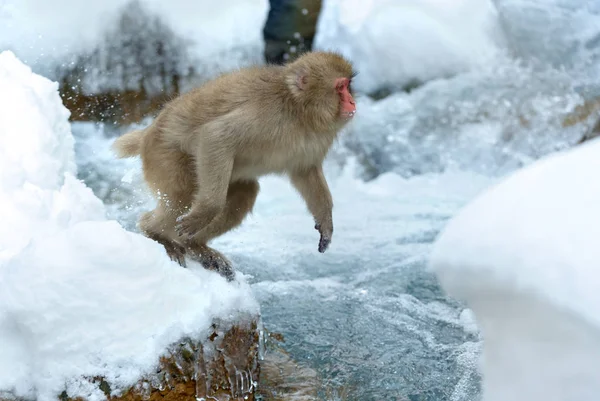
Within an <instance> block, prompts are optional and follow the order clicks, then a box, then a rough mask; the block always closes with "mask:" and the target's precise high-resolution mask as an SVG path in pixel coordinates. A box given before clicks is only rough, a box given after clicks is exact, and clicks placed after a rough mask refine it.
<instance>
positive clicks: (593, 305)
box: [430, 140, 600, 401]
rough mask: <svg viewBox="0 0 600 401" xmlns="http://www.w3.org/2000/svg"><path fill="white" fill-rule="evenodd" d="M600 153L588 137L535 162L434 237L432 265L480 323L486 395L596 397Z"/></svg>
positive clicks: (548, 399)
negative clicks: (586, 139)
mask: <svg viewBox="0 0 600 401" xmlns="http://www.w3.org/2000/svg"><path fill="white" fill-rule="evenodd" d="M599 155H600V141H599V140H592V141H590V143H588V144H585V145H581V146H579V147H577V148H574V149H572V150H569V151H565V152H561V153H557V154H554V155H552V156H549V157H546V158H544V159H541V160H539V161H537V162H535V163H533V164H532V165H530V166H528V167H527V168H525V169H522V170H520V171H518V172H516V173H514V174H513V175H512V176H510V177H508V178H506V179H505V180H503V181H501V182H500V183H499V184H497V185H495V186H493V187H491V188H489V189H488V190H487V191H485V192H484V193H483V194H482V195H480V196H479V197H477V198H476V199H475V200H474V201H473V202H471V203H470V204H469V205H467V206H466V207H465V208H464V209H463V210H462V211H461V212H460V213H459V214H458V215H457V216H456V217H455V218H454V219H453V220H451V222H450V223H449V224H448V225H447V226H446V229H445V230H444V231H443V232H442V234H441V235H440V236H439V237H438V239H437V242H436V244H435V247H434V250H433V253H432V255H431V260H430V265H431V267H432V268H433V269H434V270H435V271H436V273H437V275H438V277H439V279H440V281H441V283H442V286H443V287H444V288H445V289H446V290H447V291H448V292H449V293H450V294H451V295H452V296H455V297H457V298H460V299H462V300H464V301H466V302H467V304H468V306H469V307H470V308H471V309H472V310H473V312H474V313H475V316H476V319H477V323H478V325H479V326H480V327H481V330H482V333H483V337H484V352H483V363H484V365H483V378H484V386H483V389H484V400H485V401H496V400H498V401H499V400H509V399H510V400H515V401H521V400H523V401H524V400H528V401H535V400H540V401H541V400H544V401H554V400H556V401H558V400H563V401H565V400H573V401H574V400H579V401H587V400H590V401H591V400H596V399H597V397H598V392H599V391H600V381H599V380H598V379H599V377H600V376H599V375H598V370H597V363H598V358H599V357H600V312H599V311H600V297H599V296H598V287H599V286H600V275H599V274H598V271H597V270H598V269H597V266H598V259H599V257H600V255H598V246H597V239H598V238H599V237H600V225H599V224H597V222H598V221H600V207H599V205H600V180H598V177H597V173H598V171H600V157H598V156H599ZM507 383H510V386H507V385H506V384H507Z"/></svg>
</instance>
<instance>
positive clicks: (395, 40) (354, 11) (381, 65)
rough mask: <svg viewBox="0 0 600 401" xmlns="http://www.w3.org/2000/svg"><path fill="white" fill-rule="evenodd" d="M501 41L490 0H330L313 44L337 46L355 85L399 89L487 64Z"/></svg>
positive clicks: (372, 89) (494, 11) (335, 48)
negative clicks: (350, 67) (354, 70)
mask: <svg viewBox="0 0 600 401" xmlns="http://www.w3.org/2000/svg"><path fill="white" fill-rule="evenodd" d="M501 43H502V35H501V30H500V27H499V25H498V20H497V15H496V10H495V8H494V6H493V4H492V3H491V2H490V1H489V0H459V1H452V2H448V1H445V0H423V1H419V2H415V1H411V0H378V1H375V0H368V1H365V0H345V1H340V0H326V1H325V2H324V4H323V8H322V11H321V15H320V18H319V22H318V26H317V35H316V37H315V47H316V48H321V49H326V50H337V51H339V52H341V53H342V54H344V55H345V56H347V57H348V58H350V59H351V60H352V61H353V62H354V63H355V65H356V68H357V70H358V71H359V72H360V74H359V75H358V76H357V78H356V89H358V90H361V91H366V92H372V91H376V90H379V89H382V88H389V89H397V88H401V87H404V86H407V85H411V84H413V83H419V82H426V81H428V80H431V79H435V78H440V77H447V76H451V75H454V74H457V73H459V72H463V71H466V70H469V69H471V68H473V67H475V66H477V65H482V64H484V63H485V62H486V61H487V60H489V58H490V57H492V56H493V55H494V54H495V52H496V51H497V49H498V46H499V45H500V44H501Z"/></svg>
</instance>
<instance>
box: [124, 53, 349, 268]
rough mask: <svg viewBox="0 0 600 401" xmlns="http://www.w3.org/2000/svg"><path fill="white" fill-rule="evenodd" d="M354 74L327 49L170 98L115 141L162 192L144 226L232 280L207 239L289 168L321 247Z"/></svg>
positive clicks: (173, 249) (329, 231)
mask: <svg viewBox="0 0 600 401" xmlns="http://www.w3.org/2000/svg"><path fill="white" fill-rule="evenodd" d="M354 75H355V74H354V72H353V69H352V65H351V64H350V63H349V62H348V61H347V60H345V59H344V58H343V57H342V56H340V55H338V54H335V53H330V52H309V53H305V54H304V55H303V56H301V57H300V58H298V59H296V60H295V61H294V62H292V63H289V64H287V65H283V66H275V65H269V66H263V67H249V68H245V69H241V70H239V71H235V72H231V73H226V74H224V75H221V76H219V77H218V78H216V79H214V80H212V81H209V82H207V83H205V84H204V85H202V86H201V87H199V88H196V89H194V90H192V91H190V92H187V93H185V94H183V95H181V96H179V97H178V98H175V99H173V100H172V101H170V102H169V103H167V104H166V105H165V107H164V109H163V110H162V111H161V112H160V114H159V115H158V116H157V117H156V119H155V120H154V121H153V123H152V124H151V125H150V126H148V127H147V128H145V129H143V130H138V131H133V132H130V133H127V134H125V135H123V136H121V137H120V138H118V139H117V140H116V141H115V143H114V145H113V147H114V149H115V151H116V153H117V154H118V156H119V157H133V156H137V155H139V156H140V157H141V159H142V165H143V172H144V179H145V180H146V182H147V184H148V186H149V187H150V189H151V190H152V191H153V193H154V195H155V196H156V198H157V207H156V209H154V210H153V211H150V212H147V213H144V214H143V215H142V216H141V218H140V220H139V226H140V229H141V230H142V231H143V232H144V234H145V235H146V236H148V237H149V238H151V239H153V240H155V241H157V242H159V243H161V244H162V245H164V247H165V249H166V252H167V254H168V255H169V256H170V257H171V259H173V260H175V261H177V262H179V264H181V265H182V266H185V261H184V257H185V256H186V255H187V256H188V257H190V258H191V259H193V260H197V261H199V262H200V263H202V265H203V266H204V267H206V268H208V269H211V270H217V271H219V272H220V273H221V274H223V275H224V276H225V277H227V278H229V279H233V270H232V268H231V263H230V261H229V260H227V259H226V258H225V257H224V256H223V255H222V254H221V253H220V252H218V251H216V250H214V249H212V248H210V247H209V246H208V245H207V243H208V241H210V240H212V239H214V238H216V237H218V236H220V235H222V234H224V233H226V232H228V231H229V230H231V229H233V228H235V227H237V226H239V225H240V224H241V223H242V221H243V220H244V218H245V216H246V215H247V214H248V213H249V212H251V211H252V209H253V207H254V202H255V200H256V196H257V195H258V192H259V184H258V181H257V179H258V178H259V177H261V176H263V175H266V174H272V173H275V174H287V175H288V176H289V178H290V180H291V182H292V184H293V186H294V187H295V188H296V189H297V191H298V192H299V193H300V195H301V196H302V197H303V198H304V201H305V202H306V205H307V207H308V210H309V211H310V213H311V214H312V216H313V217H314V220H315V229H316V230H318V232H319V233H320V239H319V245H318V250H319V252H321V253H323V252H325V250H326V249H327V248H328V246H329V244H330V242H331V238H332V235H333V221H332V208H333V201H332V197H331V193H330V191H329V187H328V185H327V182H326V180H325V177H324V175H323V169H322V164H323V160H324V158H325V156H326V154H327V153H328V151H329V149H330V147H331V145H332V144H333V142H334V140H335V139H336V137H337V135H338V133H339V131H340V130H341V129H342V128H343V127H344V126H345V125H346V124H347V123H348V121H350V120H351V119H352V117H353V116H354V114H355V112H356V104H355V102H354V98H353V95H352V93H353V92H352V90H351V82H352V78H353V77H354Z"/></svg>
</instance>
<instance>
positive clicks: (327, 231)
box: [315, 221, 333, 253]
mask: <svg viewBox="0 0 600 401" xmlns="http://www.w3.org/2000/svg"><path fill="white" fill-rule="evenodd" d="M315 229H316V230H318V231H319V234H321V238H320V239H319V252H321V253H324V252H325V250H326V249H327V248H328V247H329V244H330V243H331V237H332V236H333V222H331V221H328V222H324V223H323V224H320V223H317V224H315Z"/></svg>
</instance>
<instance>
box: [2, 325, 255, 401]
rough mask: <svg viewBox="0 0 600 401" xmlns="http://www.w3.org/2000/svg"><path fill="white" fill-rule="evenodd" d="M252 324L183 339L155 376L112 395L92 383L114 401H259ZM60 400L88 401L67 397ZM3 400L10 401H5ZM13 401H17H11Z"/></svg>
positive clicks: (96, 381)
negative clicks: (202, 338)
mask: <svg viewBox="0 0 600 401" xmlns="http://www.w3.org/2000/svg"><path fill="white" fill-rule="evenodd" d="M246 321H247V323H238V324H235V325H226V324H223V323H220V322H218V323H215V324H214V325H213V327H212V333H211V334H210V336H209V338H208V339H205V340H204V341H202V340H196V339H192V338H185V339H182V340H181V341H180V342H178V343H176V344H173V345H172V346H171V347H169V349H168V350H167V352H166V353H165V355H163V356H162V357H161V358H160V360H159V363H158V367H157V371H156V374H154V375H152V376H151V377H144V378H141V379H140V381H139V382H138V383H136V385H134V386H132V387H131V388H129V389H128V390H126V391H124V392H123V393H121V394H119V395H114V394H113V395H112V396H111V387H110V383H108V382H106V381H105V380H104V378H102V377H94V378H88V380H89V381H90V382H92V383H94V384H96V385H97V386H98V388H99V389H100V390H101V391H102V392H103V393H104V394H106V399H107V400H110V401H197V400H202V399H205V400H207V401H208V400H211V401H254V399H255V392H256V384H257V383H258V380H259V370H260V368H259V363H258V362H259V361H258V358H259V330H258V325H257V321H256V319H247V320H246ZM59 399H60V401H85V399H83V398H81V397H72V396H70V395H69V394H67V393H66V392H63V393H62V394H61V395H60V397H59ZM0 401H5V400H3V399H0ZM6 401H12V400H6Z"/></svg>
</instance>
